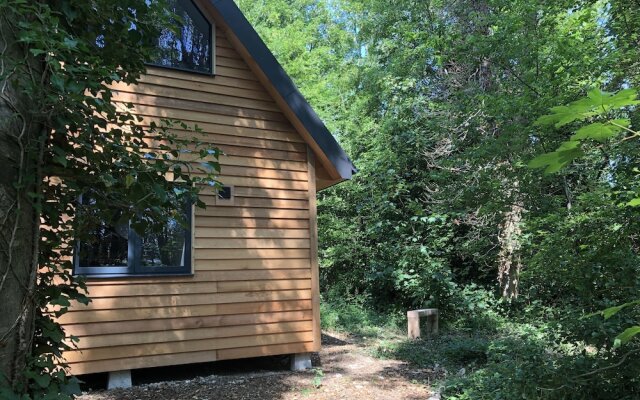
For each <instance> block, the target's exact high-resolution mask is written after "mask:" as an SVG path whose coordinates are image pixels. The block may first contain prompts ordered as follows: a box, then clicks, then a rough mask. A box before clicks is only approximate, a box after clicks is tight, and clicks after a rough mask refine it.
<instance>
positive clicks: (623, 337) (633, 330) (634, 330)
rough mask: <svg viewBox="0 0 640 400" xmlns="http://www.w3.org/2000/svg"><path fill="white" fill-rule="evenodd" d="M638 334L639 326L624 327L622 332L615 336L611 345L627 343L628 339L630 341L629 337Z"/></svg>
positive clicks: (617, 345) (639, 331)
mask: <svg viewBox="0 0 640 400" xmlns="http://www.w3.org/2000/svg"><path fill="white" fill-rule="evenodd" d="M638 334H640V326H637V325H636V326H632V327H630V328H627V329H625V330H624V332H622V333H621V334H619V335H618V336H616V339H615V341H614V343H613V347H614V348H617V347H620V346H622V345H624V344H627V343H629V341H631V339H633V338H634V337H635V336H636V335H638Z"/></svg>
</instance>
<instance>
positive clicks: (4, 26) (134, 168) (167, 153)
mask: <svg viewBox="0 0 640 400" xmlns="http://www.w3.org/2000/svg"><path fill="white" fill-rule="evenodd" d="M171 20H172V15H171V14H170V13H169V12H167V11H166V8H165V6H164V3H163V2H148V1H145V0H125V1H118V2H112V1H101V0H96V1H87V2H75V1H69V0H61V1H57V0H56V1H48V0H38V1H29V2H26V1H22V0H5V1H2V2H0V50H1V51H2V53H1V56H0V115H1V116H2V118H1V119H0V162H2V165H3V168H2V171H1V172H0V224H1V225H0V294H1V296H2V297H1V300H2V304H3V309H2V313H0V397H3V398H4V397H9V393H12V392H15V393H19V394H28V395H30V396H33V397H34V398H41V397H47V396H48V397H47V398H65V397H67V396H69V395H70V394H71V393H72V392H73V391H74V390H76V389H77V385H75V384H74V382H73V381H71V380H68V379H67V378H66V377H65V371H64V367H65V364H64V360H63V359H61V354H62V351H63V350H65V349H68V348H69V343H70V342H69V341H67V339H66V338H65V334H64V331H63V330H62V328H61V327H60V326H59V325H58V324H57V323H56V322H55V319H54V318H55V317H59V316H60V315H62V314H63V313H64V312H66V310H67V309H68V307H69V306H70V305H71V302H72V301H74V300H76V301H80V302H87V301H88V299H87V298H86V297H85V296H84V294H83V293H82V292H83V288H84V285H83V283H82V281H79V280H77V279H76V278H75V277H73V276H72V275H71V261H70V260H71V258H72V256H73V248H74V244H75V243H77V241H81V240H86V239H88V238H89V236H90V232H91V231H92V227H94V226H95V225H96V224H99V223H100V222H101V221H103V220H113V219H114V217H116V216H117V217H119V218H121V219H123V220H131V221H132V227H133V228H134V229H136V230H138V231H144V230H145V229H157V228H159V226H161V225H163V222H164V221H166V220H167V219H168V218H170V217H172V214H173V210H176V209H180V207H181V205H182V204H183V203H184V201H185V200H186V199H189V200H192V201H194V202H197V203H198V204H200V205H202V203H201V202H198V201H197V194H198V192H199V190H200V189H201V186H200V185H197V184H198V183H207V184H213V185H215V184H216V182H215V181H214V180H213V179H212V175H211V172H212V171H215V170H216V169H217V168H219V167H218V164H217V163H216V162H215V158H214V159H209V164H208V166H209V167H210V168H211V170H205V171H203V172H205V173H204V175H200V176H193V175H191V174H190V173H189V172H190V171H192V170H193V164H190V163H188V162H185V161H183V160H182V159H180V158H179V155H180V153H182V152H186V153H188V152H192V153H195V155H196V159H197V158H205V157H210V156H214V157H216V156H217V155H218V151H217V150H215V149H209V148H205V147H202V146H200V143H199V141H198V140H197V138H196V139H180V138H179V137H178V135H177V134H176V133H174V131H172V130H169V129H168V128H170V126H169V125H170V124H169V122H167V124H163V126H156V125H155V124H151V126H143V125H141V123H140V120H138V119H137V118H136V117H134V116H133V115H132V114H131V112H130V109H129V108H128V106H127V105H123V104H115V103H113V102H112V96H111V89H110V87H109V85H110V84H112V83H114V82H125V83H135V82H136V81H137V79H138V78H139V77H140V74H141V73H143V71H144V70H145V66H144V62H145V61H147V60H150V59H152V56H153V55H154V52H155V51H156V50H155V49H156V44H157V38H158V34H159V32H160V30H161V29H162V28H163V27H165V26H167V25H168V24H170V21H171ZM185 127H186V126H185ZM194 136H196V135H194ZM171 175H172V176H174V177H175V181H174V179H171V178H170V176H171ZM177 182H181V183H177ZM81 196H88V197H90V198H91V199H92V204H91V206H90V207H88V206H84V205H83V204H81V203H80V202H79V201H78V199H79V198H80V197H81Z"/></svg>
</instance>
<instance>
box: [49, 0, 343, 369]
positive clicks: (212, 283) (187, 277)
mask: <svg viewBox="0 0 640 400" xmlns="http://www.w3.org/2000/svg"><path fill="white" fill-rule="evenodd" d="M176 3H177V12H179V13H182V14H183V18H184V19H185V26H188V27H187V28H184V29H186V31H185V32H187V33H186V34H184V32H183V37H182V38H176V37H168V39H167V37H165V38H164V39H159V46H165V47H166V48H167V49H168V50H169V51H168V52H167V54H169V55H168V56H166V57H165V58H162V59H160V60H158V61H157V62H156V63H155V64H158V65H156V66H151V65H150V66H149V67H148V71H147V74H146V75H144V76H143V77H142V79H141V81H140V84H139V85H137V86H126V85H119V86H116V87H115V89H116V92H115V98H114V100H115V101H122V102H131V103H133V104H134V106H135V113H137V114H139V115H141V116H143V117H144V120H145V121H159V120H160V119H161V118H175V119H179V120H182V121H184V122H185V123H187V124H189V125H196V124H197V125H198V126H199V127H200V128H202V129H203V130H204V132H205V134H206V139H205V140H207V141H210V142H211V143H212V144H214V145H215V146H217V147H219V148H220V149H221V150H223V151H224V153H225V154H226V155H224V156H221V158H220V164H221V175H220V181H221V182H222V183H223V184H224V185H225V189H224V195H223V196H220V195H217V196H214V195H213V193H212V194H210V195H206V196H203V200H204V201H205V203H207V204H208V207H207V208H206V210H203V209H195V210H194V211H192V213H193V215H192V220H191V230H190V231H189V232H183V235H184V240H183V241H182V242H181V245H180V246H179V249H178V250H177V251H178V252H179V253H180V255H179V256H178V257H174V258H173V260H174V261H171V262H167V263H169V264H171V265H164V264H162V263H160V264H158V262H157V260H156V262H150V263H149V262H146V263H145V260H144V258H145V257H146V256H145V254H146V252H147V249H146V247H144V246H145V245H144V243H147V242H149V240H147V239H145V238H137V240H134V238H132V236H131V232H129V236H127V232H126V229H127V228H126V227H125V228H124V231H125V232H124V233H122V232H120V233H118V230H117V229H114V230H113V231H110V232H111V233H110V235H111V236H110V237H109V239H108V240H109V241H110V242H109V243H108V244H107V245H105V246H103V247H106V248H108V251H109V252H110V253H109V254H111V255H110V256H104V257H103V256H102V254H103V253H104V254H107V253H106V252H105V250H104V249H102V248H100V249H97V248H89V249H85V250H80V253H81V254H82V252H83V251H85V253H86V257H84V259H83V257H82V256H78V255H76V259H75V260H74V263H75V268H76V270H75V273H76V274H83V275H86V276H87V281H88V289H89V296H90V297H91V298H92V300H93V301H92V303H91V304H90V305H89V306H74V307H72V308H71V311H70V312H69V313H68V314H66V315H64V316H62V317H61V320H60V322H61V323H62V324H63V325H64V327H65V328H66V330H67V332H68V333H69V334H71V335H75V336H77V337H79V339H80V341H79V343H78V350H74V351H69V352H67V353H66V354H65V357H66V359H67V361H68V363H69V365H70V368H71V371H70V372H71V373H73V374H75V375H82V374H89V373H97V372H114V371H125V372H126V371H128V370H131V369H137V368H148V367H157V366H169V365H179V364H188V363H200V362H210V361H216V360H227V359H239V358H247V357H258V356H267V355H278V354H303V353H308V352H313V351H317V350H318V349H319V348H320V317H319V315H320V311H319V290H318V261H317V257H318V255H317V233H316V232H317V231H316V191H317V190H320V189H322V188H326V187H328V186H331V185H333V184H336V183H339V182H341V181H344V180H346V179H349V178H350V177H351V176H352V174H353V173H354V171H355V168H354V166H353V165H352V163H351V161H349V159H348V157H347V156H346V155H345V153H344V151H343V150H342V149H341V148H340V146H339V145H338V143H337V142H336V140H335V139H334V138H333V136H332V135H331V134H330V132H329V131H328V130H327V128H326V127H325V126H324V124H323V123H322V122H321V121H320V119H319V118H318V116H317V115H316V114H315V113H314V111H313V110H312V109H311V107H310V106H309V104H308V103H307V102H306V100H305V99H304V98H303V96H302V95H301V94H300V92H299V91H298V90H297V89H296V87H295V86H294V84H293V83H292V81H291V79H290V78H289V77H288V76H287V74H286V73H285V72H284V70H283V69H282V67H281V66H280V65H279V64H278V62H277V61H276V59H275V58H274V56H273V55H272V54H271V52H270V51H269V50H268V49H267V47H266V45H265V44H264V43H263V41H262V40H261V39H260V37H259V36H258V34H257V33H256V32H255V30H254V29H253V28H252V27H251V25H250V24H249V22H248V21H247V20H246V18H245V17H244V16H243V14H242V13H241V11H240V10H239V9H238V7H237V6H236V5H235V4H234V2H233V1H232V0H179V1H177V2H176ZM174 35H175V34H174ZM185 37H186V38H185ZM180 41H181V42H180ZM189 41H191V42H190V43H189ZM178 42H180V43H178ZM118 235H120V236H118ZM106 240H107V239H105V241H106ZM118 240H119V241H120V242H118ZM145 240H147V242H145ZM151 241H152V240H151ZM105 243H106V242H105ZM113 243H115V244H113ZM118 243H120V244H118ZM136 243H137V244H136ZM140 243H143V245H141V244H140ZM118 246H120V247H119V248H120V250H118ZM136 246H137V247H136ZM140 246H142V248H140ZM123 248H124V250H122V249H123ZM132 248H134V250H135V251H131V249H132ZM119 251H124V253H123V254H124V255H123V256H122V257H120V258H118V256H114V255H113V254H116V253H118V252H119ZM132 254H134V255H133V256H132ZM135 254H137V256H136V255H135ZM141 254H142V255H141ZM101 257H102V258H101ZM105 257H106V258H109V257H111V258H110V259H108V260H106V261H105V259H104V258H105ZM132 257H133V258H132ZM136 257H137V258H136ZM149 258H151V259H153V258H154V257H153V256H150V257H149ZM141 259H142V261H141ZM147 261H148V260H147ZM165 264H166V263H165Z"/></svg>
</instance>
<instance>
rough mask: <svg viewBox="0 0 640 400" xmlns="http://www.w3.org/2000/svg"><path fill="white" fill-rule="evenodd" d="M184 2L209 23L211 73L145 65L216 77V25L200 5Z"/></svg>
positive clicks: (158, 66)
mask: <svg viewBox="0 0 640 400" xmlns="http://www.w3.org/2000/svg"><path fill="white" fill-rule="evenodd" d="M182 1H190V2H191V4H193V7H194V8H195V9H196V11H197V12H199V13H200V15H201V16H202V18H203V19H204V20H205V21H207V24H208V25H209V39H210V40H211V48H210V49H209V52H210V54H209V63H208V66H207V67H208V68H209V71H210V72H204V71H197V70H193V69H189V68H180V67H171V66H167V65H161V64H156V63H153V62H145V63H144V64H145V65H148V66H150V67H154V68H162V69H168V70H174V71H180V72H186V73H190V74H198V75H204V76H215V75H216V69H215V66H216V63H215V57H216V29H215V23H214V22H213V21H211V20H210V19H209V18H207V16H206V14H205V13H204V12H202V10H201V9H200V7H198V5H197V4H196V3H195V2H194V1H193V0H182Z"/></svg>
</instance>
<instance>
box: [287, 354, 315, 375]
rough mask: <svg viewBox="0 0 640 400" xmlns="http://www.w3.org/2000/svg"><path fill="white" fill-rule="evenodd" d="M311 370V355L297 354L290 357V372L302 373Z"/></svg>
mask: <svg viewBox="0 0 640 400" xmlns="http://www.w3.org/2000/svg"><path fill="white" fill-rule="evenodd" d="M310 368H311V354H310V353H297V354H292V355H291V371H304V370H306V369H310Z"/></svg>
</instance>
